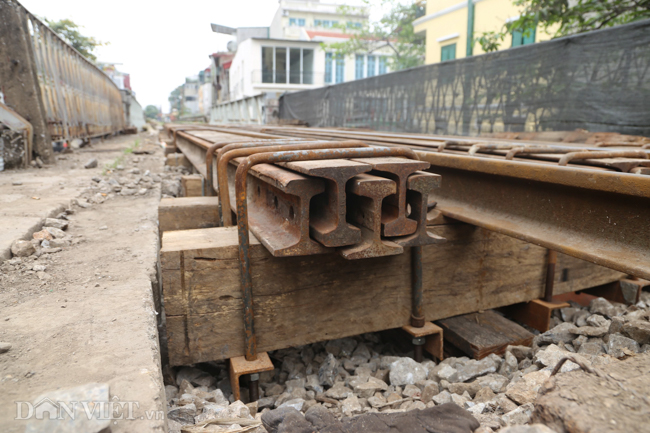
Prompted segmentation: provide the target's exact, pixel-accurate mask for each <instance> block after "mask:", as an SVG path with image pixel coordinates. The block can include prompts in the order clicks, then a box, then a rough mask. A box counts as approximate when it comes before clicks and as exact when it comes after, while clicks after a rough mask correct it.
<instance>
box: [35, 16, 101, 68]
mask: <svg viewBox="0 0 650 433" xmlns="http://www.w3.org/2000/svg"><path fill="white" fill-rule="evenodd" d="M44 21H45V23H46V24H47V25H48V27H49V28H50V29H52V31H53V32H54V33H56V34H57V35H59V36H60V37H61V38H62V39H63V40H64V41H66V42H67V43H69V44H70V45H72V46H73V47H74V49H75V50H77V51H79V52H80V53H81V54H82V55H83V56H84V57H85V58H87V59H88V60H91V61H93V62H96V61H97V57H96V56H95V54H93V51H95V48H97V47H101V46H103V45H107V42H101V41H98V40H97V39H95V38H93V37H91V36H84V35H82V34H81V33H80V32H79V29H80V28H81V27H82V26H79V25H78V24H76V23H75V22H74V21H72V20H69V19H67V18H66V19H62V20H59V21H51V20H48V19H47V18H45V19H44Z"/></svg>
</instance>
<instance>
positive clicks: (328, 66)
mask: <svg viewBox="0 0 650 433" xmlns="http://www.w3.org/2000/svg"><path fill="white" fill-rule="evenodd" d="M325 82H326V83H331V82H332V53H325Z"/></svg>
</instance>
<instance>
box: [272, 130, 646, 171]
mask: <svg viewBox="0 0 650 433" xmlns="http://www.w3.org/2000/svg"><path fill="white" fill-rule="evenodd" d="M261 131H264V132H268V133H272V134H277V135H279V136H294V137H303V138H323V139H327V138H329V139H330V140H333V139H346V138H347V139H352V138H357V139H362V140H365V141H366V142H367V143H370V144H378V145H383V146H409V147H411V148H413V149H421V150H429V151H431V150H436V151H438V152H445V153H463V154H469V155H474V156H479V154H482V155H489V156H497V157H502V156H505V159H513V158H514V157H515V156H517V157H518V158H519V159H533V160H540V161H548V162H552V163H557V162H558V161H559V160H560V158H561V157H562V154H568V153H573V152H586V151H588V152H592V151H593V152H603V150H606V149H607V147H608V146H612V147H615V148H618V149H620V148H621V147H628V148H629V149H626V150H627V151H634V150H636V151H638V152H639V153H636V154H635V155H640V156H638V157H636V158H637V159H631V158H630V157H625V156H622V155H623V154H618V155H616V156H613V157H609V158H607V157H606V158H604V159H603V158H601V159H600V160H599V159H598V158H597V157H596V155H595V154H594V158H592V159H582V160H579V159H577V158H575V159H574V163H575V164H580V165H589V166H594V167H603V168H608V169H615V170H618V171H624V172H629V173H645V172H646V171H647V170H643V168H646V167H649V166H650V162H648V161H646V157H645V156H643V155H644V154H645V155H648V154H650V153H648V152H647V151H645V150H644V149H648V148H649V147H650V146H649V145H647V144H646V143H645V142H630V143H597V144H583V143H565V142H561V143H558V142H543V141H538V142H532V141H524V140H514V139H495V138H488V137H453V136H445V135H423V134H398V133H388V132H386V133H384V132H381V133H379V132H368V131H347V130H336V129H322V128H313V129H312V128H295V127H294V128H289V127H265V128H261ZM619 155H620V156H619ZM639 167H641V169H638V168H639Z"/></svg>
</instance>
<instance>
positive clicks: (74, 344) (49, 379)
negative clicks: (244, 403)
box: [0, 133, 165, 432]
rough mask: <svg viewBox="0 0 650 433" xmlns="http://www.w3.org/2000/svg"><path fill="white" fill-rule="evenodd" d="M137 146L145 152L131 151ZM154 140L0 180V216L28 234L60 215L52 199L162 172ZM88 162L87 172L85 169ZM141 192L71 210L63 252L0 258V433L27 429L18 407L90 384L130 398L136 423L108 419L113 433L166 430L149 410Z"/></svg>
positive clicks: (149, 254) (153, 369)
mask: <svg viewBox="0 0 650 433" xmlns="http://www.w3.org/2000/svg"><path fill="white" fill-rule="evenodd" d="M136 141H137V142H138V143H139V144H140V146H143V145H147V146H148V148H149V149H156V150H155V152H154V153H153V154H151V155H136V154H134V153H131V151H132V150H133V149H134V144H135V142H136ZM155 143H157V136H150V135H148V134H144V133H143V134H140V135H139V136H134V135H131V136H128V135H127V136H120V137H116V138H113V139H109V140H106V141H105V142H100V143H95V144H93V145H92V147H91V148H83V149H79V150H76V151H75V152H73V153H71V154H66V155H61V156H59V157H58V161H57V164H56V165H55V166H51V167H46V168H43V169H40V170H38V169H30V170H17V171H6V172H0V203H1V205H2V207H3V209H2V211H3V213H4V214H5V216H6V215H7V214H6V213H5V211H8V210H10V209H14V210H15V209H19V210H20V209H22V210H23V211H24V213H23V214H21V213H20V212H19V213H18V214H17V215H15V216H14V218H16V219H20V218H31V220H30V222H31V221H32V220H33V222H34V223H35V224H32V226H34V225H35V226H36V228H38V221H37V220H39V218H40V219H42V218H43V217H45V216H46V215H47V214H49V213H52V212H57V211H60V210H61V209H57V207H60V204H59V202H61V201H63V202H66V201H69V200H68V198H69V197H78V196H81V197H84V196H85V197H94V196H95V195H96V194H97V191H91V190H89V189H88V188H89V186H91V185H93V182H96V180H95V181H93V180H92V178H93V177H97V178H99V179H104V180H108V179H110V178H111V177H116V176H122V177H123V178H125V179H126V178H127V177H128V176H130V178H131V179H132V178H134V177H141V176H142V174H144V173H146V172H147V170H149V172H150V173H149V174H147V175H148V176H150V177H151V174H153V173H158V174H160V173H161V172H162V171H163V161H164V158H163V155H162V151H161V149H160V148H157V147H154V144H155ZM91 158H97V159H98V166H97V168H93V169H84V168H83V165H84V164H85V163H86V162H87V161H88V160H89V159H91ZM118 166H122V167H118ZM119 168H123V169H122V170H117V169H119ZM134 169H135V170H134ZM109 170H110V171H112V173H111V172H110V171H109ZM138 171H139V173H140V174H139V175H138V174H137V173H136V174H134V173H132V172H138ZM43 178H46V179H47V180H48V182H49V184H48V182H45V184H44V183H43V182H41V181H39V179H41V180H42V179H43ZM127 180H128V179H127ZM20 182H22V185H14V183H20ZM147 185H150V188H148V189H146V191H145V192H144V193H142V189H139V192H138V194H134V195H132V196H121V195H119V194H113V193H109V194H106V196H102V197H104V199H105V201H104V202H103V203H101V204H100V203H97V204H92V206H90V207H88V208H82V207H79V206H76V205H73V206H70V207H69V208H70V209H71V210H72V211H73V213H72V214H70V215H68V216H67V217H68V219H69V228H68V229H67V231H66V233H67V235H66V237H65V239H66V240H67V242H68V243H69V245H68V246H64V247H63V249H62V251H60V252H56V253H51V254H42V255H41V256H40V257H38V258H36V257H35V256H30V257H27V258H24V259H21V260H18V261H16V259H12V260H11V261H8V262H7V261H5V262H4V264H1V263H2V262H1V261H0V342H6V343H10V344H11V345H12V347H11V349H10V350H9V351H8V352H6V353H1V354H0V389H1V390H2V392H0V431H2V432H14V431H15V432H17V431H21V432H22V431H25V427H26V424H27V422H28V421H23V420H15V417H16V411H17V405H16V404H15V402H16V401H34V400H35V399H36V398H37V397H38V396H40V395H42V394H43V393H47V392H50V391H55V390H58V389H64V388H70V387H75V386H79V385H83V384H86V383H92V382H98V383H107V384H109V386H110V396H111V398H118V399H119V400H120V401H135V402H138V405H139V408H137V409H136V410H135V413H134V414H135V418H136V419H134V420H118V421H117V422H116V423H115V424H114V425H112V426H111V427H112V430H111V431H113V432H120V431H130V432H133V431H161V432H162V431H165V428H164V416H162V412H159V413H158V412H156V411H162V410H164V408H165V405H164V402H165V398H164V394H163V393H162V391H161V390H162V374H161V370H160V354H159V348H158V332H157V328H156V315H157V312H156V311H155V309H154V301H153V296H152V287H153V288H154V289H156V288H157V284H158V282H157V281H156V264H157V250H158V230H157V204H158V202H159V200H160V180H158V182H153V181H152V182H150V183H149V184H147ZM57 194H60V195H59V196H57ZM34 196H39V198H40V197H42V199H41V200H36V199H33V198H31V197H34ZM57 200H58V201H57ZM79 201H81V202H85V200H83V198H79ZM97 201H101V199H100V200H97ZM23 225H24V224H23ZM17 226H20V224H18V225H17ZM14 230H15V229H14ZM0 231H3V232H5V235H6V233H7V232H8V230H5V229H0ZM35 265H41V266H40V267H36V268H35ZM42 266H44V267H45V270H44V271H43V270H42ZM34 269H35V270H34ZM156 290H157V289H156ZM148 418H153V419H151V420H149V419H148ZM156 418H158V419H156Z"/></svg>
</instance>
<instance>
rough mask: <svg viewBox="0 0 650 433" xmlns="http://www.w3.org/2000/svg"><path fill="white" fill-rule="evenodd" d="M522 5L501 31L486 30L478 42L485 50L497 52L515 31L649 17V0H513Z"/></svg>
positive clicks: (568, 30) (584, 28) (561, 32)
mask: <svg viewBox="0 0 650 433" xmlns="http://www.w3.org/2000/svg"><path fill="white" fill-rule="evenodd" d="M514 4H515V5H516V6H521V7H522V11H521V15H520V16H519V18H518V19H517V20H515V21H512V22H509V23H507V24H505V25H504V26H503V28H502V29H501V30H500V31H492V32H485V33H483V34H481V36H479V37H478V38H477V39H476V41H477V42H478V43H479V44H480V45H481V47H482V48H483V51H486V52H487V51H496V50H497V49H498V48H499V43H500V41H502V40H503V39H504V38H505V37H506V35H508V34H510V33H511V32H512V31H513V30H519V31H524V32H528V31H532V30H531V29H534V28H536V27H537V26H538V25H541V27H542V28H543V29H544V30H546V31H547V32H548V31H549V30H551V29H552V28H555V27H557V30H556V31H555V34H554V35H553V36H554V37H560V36H566V35H570V34H575V33H583V32H588V31H591V30H598V29H603V28H606V27H612V26H617V25H620V24H626V23H629V22H632V21H636V20H640V19H644V18H650V0H514Z"/></svg>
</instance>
